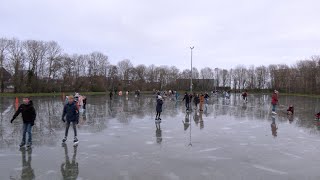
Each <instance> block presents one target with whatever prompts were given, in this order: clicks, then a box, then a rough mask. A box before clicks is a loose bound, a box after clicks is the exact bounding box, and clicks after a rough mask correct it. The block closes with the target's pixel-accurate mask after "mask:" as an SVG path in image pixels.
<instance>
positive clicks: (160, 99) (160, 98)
mask: <svg viewBox="0 0 320 180" xmlns="http://www.w3.org/2000/svg"><path fill="white" fill-rule="evenodd" d="M162 104H163V100H162V97H161V96H158V98H157V106H156V111H157V114H156V119H155V120H158V121H161V118H160V116H161V112H162Z"/></svg>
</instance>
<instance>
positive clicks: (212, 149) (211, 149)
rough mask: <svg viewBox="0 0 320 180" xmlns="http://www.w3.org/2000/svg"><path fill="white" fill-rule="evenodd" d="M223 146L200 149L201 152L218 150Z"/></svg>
mask: <svg viewBox="0 0 320 180" xmlns="http://www.w3.org/2000/svg"><path fill="white" fill-rule="evenodd" d="M220 148H221V147H216V148H209V149H203V150H200V151H199V153H201V152H210V151H215V150H218V149H220Z"/></svg>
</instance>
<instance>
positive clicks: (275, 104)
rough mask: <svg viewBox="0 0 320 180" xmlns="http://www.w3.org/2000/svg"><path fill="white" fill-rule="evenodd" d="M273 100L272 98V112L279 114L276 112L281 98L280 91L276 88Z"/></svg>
mask: <svg viewBox="0 0 320 180" xmlns="http://www.w3.org/2000/svg"><path fill="white" fill-rule="evenodd" d="M271 98H272V100H271V104H272V114H277V113H276V107H277V104H278V101H279V100H278V98H279V92H278V91H277V90H274V92H273V94H272V97H271Z"/></svg>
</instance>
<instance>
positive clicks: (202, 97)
mask: <svg viewBox="0 0 320 180" xmlns="http://www.w3.org/2000/svg"><path fill="white" fill-rule="evenodd" d="M203 103H204V95H203V94H202V93H201V94H200V111H203Z"/></svg>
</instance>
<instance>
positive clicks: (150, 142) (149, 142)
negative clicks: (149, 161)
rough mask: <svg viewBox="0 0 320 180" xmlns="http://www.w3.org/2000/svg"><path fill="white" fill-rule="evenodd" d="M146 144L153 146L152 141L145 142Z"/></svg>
mask: <svg viewBox="0 0 320 180" xmlns="http://www.w3.org/2000/svg"><path fill="white" fill-rule="evenodd" d="M146 144H154V142H152V141H147V142H146Z"/></svg>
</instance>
